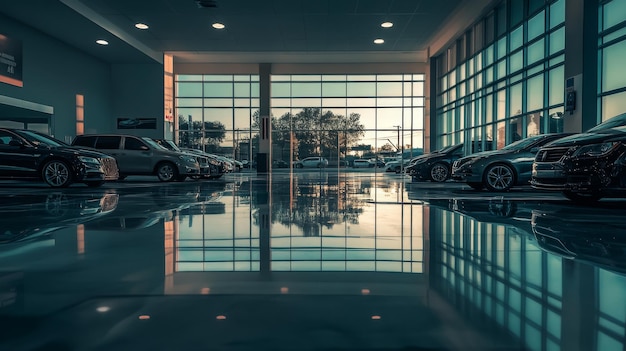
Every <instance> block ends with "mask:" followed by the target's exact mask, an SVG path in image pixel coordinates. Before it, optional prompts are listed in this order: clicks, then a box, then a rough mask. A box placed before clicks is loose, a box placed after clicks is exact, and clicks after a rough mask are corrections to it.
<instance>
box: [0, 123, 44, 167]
mask: <svg viewBox="0 0 626 351" xmlns="http://www.w3.org/2000/svg"><path fill="white" fill-rule="evenodd" d="M16 143H19V144H16ZM39 158H40V152H39V151H38V149H37V148H36V147H34V146H33V145H31V144H29V143H28V142H27V141H25V140H24V139H22V138H20V137H19V136H17V135H15V134H13V133H11V132H9V131H7V130H0V176H2V177H37V176H38V174H37V165H38V164H37V161H38V159H39Z"/></svg>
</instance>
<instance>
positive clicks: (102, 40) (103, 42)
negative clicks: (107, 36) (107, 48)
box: [96, 39, 109, 45]
mask: <svg viewBox="0 0 626 351" xmlns="http://www.w3.org/2000/svg"><path fill="white" fill-rule="evenodd" d="M96 43H98V44H100V45H109V42H108V41H106V40H104V39H98V40H96Z"/></svg>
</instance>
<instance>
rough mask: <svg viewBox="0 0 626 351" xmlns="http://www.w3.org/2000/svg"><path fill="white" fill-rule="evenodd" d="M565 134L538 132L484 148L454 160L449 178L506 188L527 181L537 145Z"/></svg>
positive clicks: (483, 185) (488, 188)
mask: <svg viewBox="0 0 626 351" xmlns="http://www.w3.org/2000/svg"><path fill="white" fill-rule="evenodd" d="M566 135H568V134H560V133H559V134H540V135H536V136H531V137H528V138H526V139H522V140H518V141H516V142H514V143H512V144H509V145H507V146H505V147H503V148H502V149H500V150H494V151H483V152H479V153H475V154H473V155H470V156H466V157H463V158H460V159H458V160H456V161H454V165H453V167H452V179H454V180H456V181H461V182H465V183H467V185H469V186H470V187H472V188H474V189H476V190H480V189H482V188H486V189H487V190H489V191H508V190H510V189H511V188H512V187H513V186H515V185H522V184H527V183H528V181H529V180H530V177H531V169H532V165H533V161H534V160H535V155H536V154H537V151H539V148H540V147H541V146H543V145H545V144H547V143H549V142H552V141H554V140H557V139H560V138H562V137H564V136H566Z"/></svg>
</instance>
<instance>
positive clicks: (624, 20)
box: [597, 0, 626, 123]
mask: <svg viewBox="0 0 626 351" xmlns="http://www.w3.org/2000/svg"><path fill="white" fill-rule="evenodd" d="M598 24H599V26H598V27H599V28H598V30H599V36H598V45H599V50H598V65H599V66H600V67H598V71H599V79H598V109H599V111H598V116H601V119H600V120H598V121H597V122H598V123H600V122H603V121H605V120H607V119H609V118H611V117H615V116H616V115H618V114H620V113H623V112H624V111H626V70H624V63H623V62H624V57H626V1H625V0H613V1H605V2H602V4H601V5H600V11H599V19H598Z"/></svg>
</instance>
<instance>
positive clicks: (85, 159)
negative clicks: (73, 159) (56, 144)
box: [78, 156, 100, 165]
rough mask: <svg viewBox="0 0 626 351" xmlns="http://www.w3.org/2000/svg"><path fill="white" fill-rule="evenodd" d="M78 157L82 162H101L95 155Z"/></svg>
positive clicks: (97, 163)
mask: <svg viewBox="0 0 626 351" xmlns="http://www.w3.org/2000/svg"><path fill="white" fill-rule="evenodd" d="M78 159H79V160H80V162H82V163H91V164H96V165H99V164H100V161H98V159H97V158H94V157H87V156H78Z"/></svg>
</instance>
